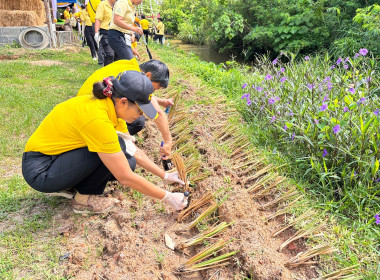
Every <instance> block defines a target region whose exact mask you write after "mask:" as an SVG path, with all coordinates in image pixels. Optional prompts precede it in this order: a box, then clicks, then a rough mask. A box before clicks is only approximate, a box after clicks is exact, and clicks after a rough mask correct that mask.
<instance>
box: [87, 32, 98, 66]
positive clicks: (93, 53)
mask: <svg viewBox="0 0 380 280" xmlns="http://www.w3.org/2000/svg"><path fill="white" fill-rule="evenodd" d="M84 36H85V37H86V41H87V45H88V46H89V47H90V50H91V56H92V57H93V58H94V57H96V52H97V51H98V48H97V46H96V44H95V39H94V31H93V30H92V26H86V27H85V28H84Z"/></svg>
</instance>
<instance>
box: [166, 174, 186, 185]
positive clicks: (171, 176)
mask: <svg viewBox="0 0 380 280" xmlns="http://www.w3.org/2000/svg"><path fill="white" fill-rule="evenodd" d="M164 180H165V181H168V182H171V183H178V184H180V185H182V186H184V185H185V182H184V181H182V180H181V179H180V178H179V176H178V172H177V171H176V172H172V173H169V172H166V173H165V177H164Z"/></svg>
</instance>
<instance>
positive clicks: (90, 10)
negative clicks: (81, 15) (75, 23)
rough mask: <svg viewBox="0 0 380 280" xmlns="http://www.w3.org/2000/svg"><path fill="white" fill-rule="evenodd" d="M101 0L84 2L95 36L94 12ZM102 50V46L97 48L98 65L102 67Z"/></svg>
mask: <svg viewBox="0 0 380 280" xmlns="http://www.w3.org/2000/svg"><path fill="white" fill-rule="evenodd" d="M100 2H101V0H86V2H85V3H86V4H87V7H88V9H87V12H88V14H89V16H90V19H91V22H92V28H93V30H94V34H95V16H96V10H97V9H98V5H99V4H100ZM104 56H105V54H104V50H103V47H102V45H99V46H98V64H99V65H102V66H103V64H104Z"/></svg>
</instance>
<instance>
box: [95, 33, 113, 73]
mask: <svg viewBox="0 0 380 280" xmlns="http://www.w3.org/2000/svg"><path fill="white" fill-rule="evenodd" d="M99 33H100V35H101V36H102V39H100V45H101V46H102V47H103V51H104V66H107V65H108V64H111V63H112V62H113V61H114V58H115V52H114V51H113V49H112V48H111V46H110V45H109V43H108V30H105V29H100V30H99Z"/></svg>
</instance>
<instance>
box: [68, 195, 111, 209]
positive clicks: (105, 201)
mask: <svg viewBox="0 0 380 280" xmlns="http://www.w3.org/2000/svg"><path fill="white" fill-rule="evenodd" d="M117 202H118V200H117V199H115V198H112V197H101V196H97V195H90V196H89V197H88V200H87V204H81V203H78V202H76V201H75V199H74V198H72V199H71V207H72V208H73V211H74V212H75V213H77V214H99V213H106V212H108V211H109V210H111V209H112V208H113V207H114V206H115V204H116V203H117Z"/></svg>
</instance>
